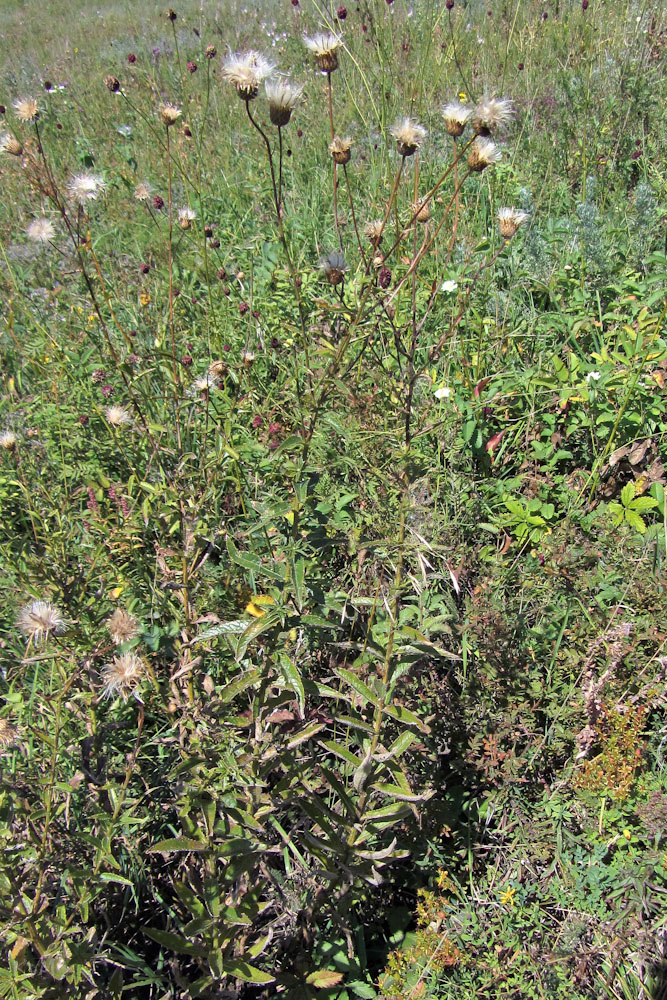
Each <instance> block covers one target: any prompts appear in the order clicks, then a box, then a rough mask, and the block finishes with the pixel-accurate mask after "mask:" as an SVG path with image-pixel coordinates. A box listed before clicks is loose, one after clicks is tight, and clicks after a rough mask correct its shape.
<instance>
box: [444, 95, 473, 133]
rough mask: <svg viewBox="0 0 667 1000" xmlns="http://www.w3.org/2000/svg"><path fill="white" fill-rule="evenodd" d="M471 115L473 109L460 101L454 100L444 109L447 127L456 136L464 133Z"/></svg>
mask: <svg viewBox="0 0 667 1000" xmlns="http://www.w3.org/2000/svg"><path fill="white" fill-rule="evenodd" d="M471 116H472V110H471V109H470V108H466V106H465V104H461V103H460V101H452V102H451V103H450V104H445V106H444V108H443V109H442V117H443V118H444V120H445V128H446V129H447V131H448V133H449V134H450V135H453V136H454V137H455V138H456V137H458V136H460V135H462V134H463V130H464V128H465V127H466V125H467V123H468V121H469V119H470V118H471Z"/></svg>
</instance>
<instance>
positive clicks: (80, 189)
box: [67, 173, 106, 208]
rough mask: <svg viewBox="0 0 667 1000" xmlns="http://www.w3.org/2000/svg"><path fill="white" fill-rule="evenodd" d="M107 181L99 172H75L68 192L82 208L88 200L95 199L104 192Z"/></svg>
mask: <svg viewBox="0 0 667 1000" xmlns="http://www.w3.org/2000/svg"><path fill="white" fill-rule="evenodd" d="M105 190H106V182H105V181H104V179H103V178H102V177H100V175H99V174H90V173H83V174H75V175H74V177H72V178H71V180H70V181H69V183H68V185H67V193H68V195H69V196H70V198H71V200H72V201H74V202H76V204H77V205H80V206H81V207H82V208H83V207H85V205H86V202H88V201H94V200H95V199H96V198H98V197H99V195H101V194H104V192H105Z"/></svg>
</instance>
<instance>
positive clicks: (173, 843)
mask: <svg viewBox="0 0 667 1000" xmlns="http://www.w3.org/2000/svg"><path fill="white" fill-rule="evenodd" d="M207 850H208V845H207V844H202V842H201V840H192V838H191V837H169V838H168V839H167V840H160V841H158V843H157V844H153V845H152V847H149V848H148V849H147V851H146V854H173V853H174V852H175V851H207Z"/></svg>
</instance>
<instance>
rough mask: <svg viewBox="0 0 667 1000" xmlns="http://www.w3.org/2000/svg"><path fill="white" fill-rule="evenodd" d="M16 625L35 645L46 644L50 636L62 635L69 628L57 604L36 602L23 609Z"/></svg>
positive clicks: (31, 602)
mask: <svg viewBox="0 0 667 1000" xmlns="http://www.w3.org/2000/svg"><path fill="white" fill-rule="evenodd" d="M16 624H17V625H18V627H19V628H20V630H21V632H23V634H24V635H25V636H26V637H27V638H28V639H29V640H30V639H31V640H32V641H33V643H35V644H38V643H41V642H44V641H45V640H46V638H47V637H48V636H49V635H60V633H61V632H64V631H65V629H66V628H67V624H66V622H65V619H64V617H63V615H62V614H61V612H60V611H59V609H58V608H57V607H56V606H55V604H51V603H50V602H49V601H40V600H34V601H30V603H29V604H26V605H25V607H23V608H21V610H20V612H19V616H18V618H17V620H16Z"/></svg>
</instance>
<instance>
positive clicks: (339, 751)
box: [320, 740, 361, 769]
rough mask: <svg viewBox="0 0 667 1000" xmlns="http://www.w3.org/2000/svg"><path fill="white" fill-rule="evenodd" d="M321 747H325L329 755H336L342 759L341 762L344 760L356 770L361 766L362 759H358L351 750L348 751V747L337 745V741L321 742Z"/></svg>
mask: <svg viewBox="0 0 667 1000" xmlns="http://www.w3.org/2000/svg"><path fill="white" fill-rule="evenodd" d="M320 746H322V747H325V749H327V750H328V751H329V753H332V754H334V755H335V756H336V757H340V758H341V760H344V761H345V762H346V763H347V764H350V765H351V766H352V767H354V768H355V769H356V768H358V767H359V766H360V765H361V757H357V756H356V754H353V753H352V751H351V750H348V749H347V747H344V746H341V744H340V743H336V741H335V740H320Z"/></svg>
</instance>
